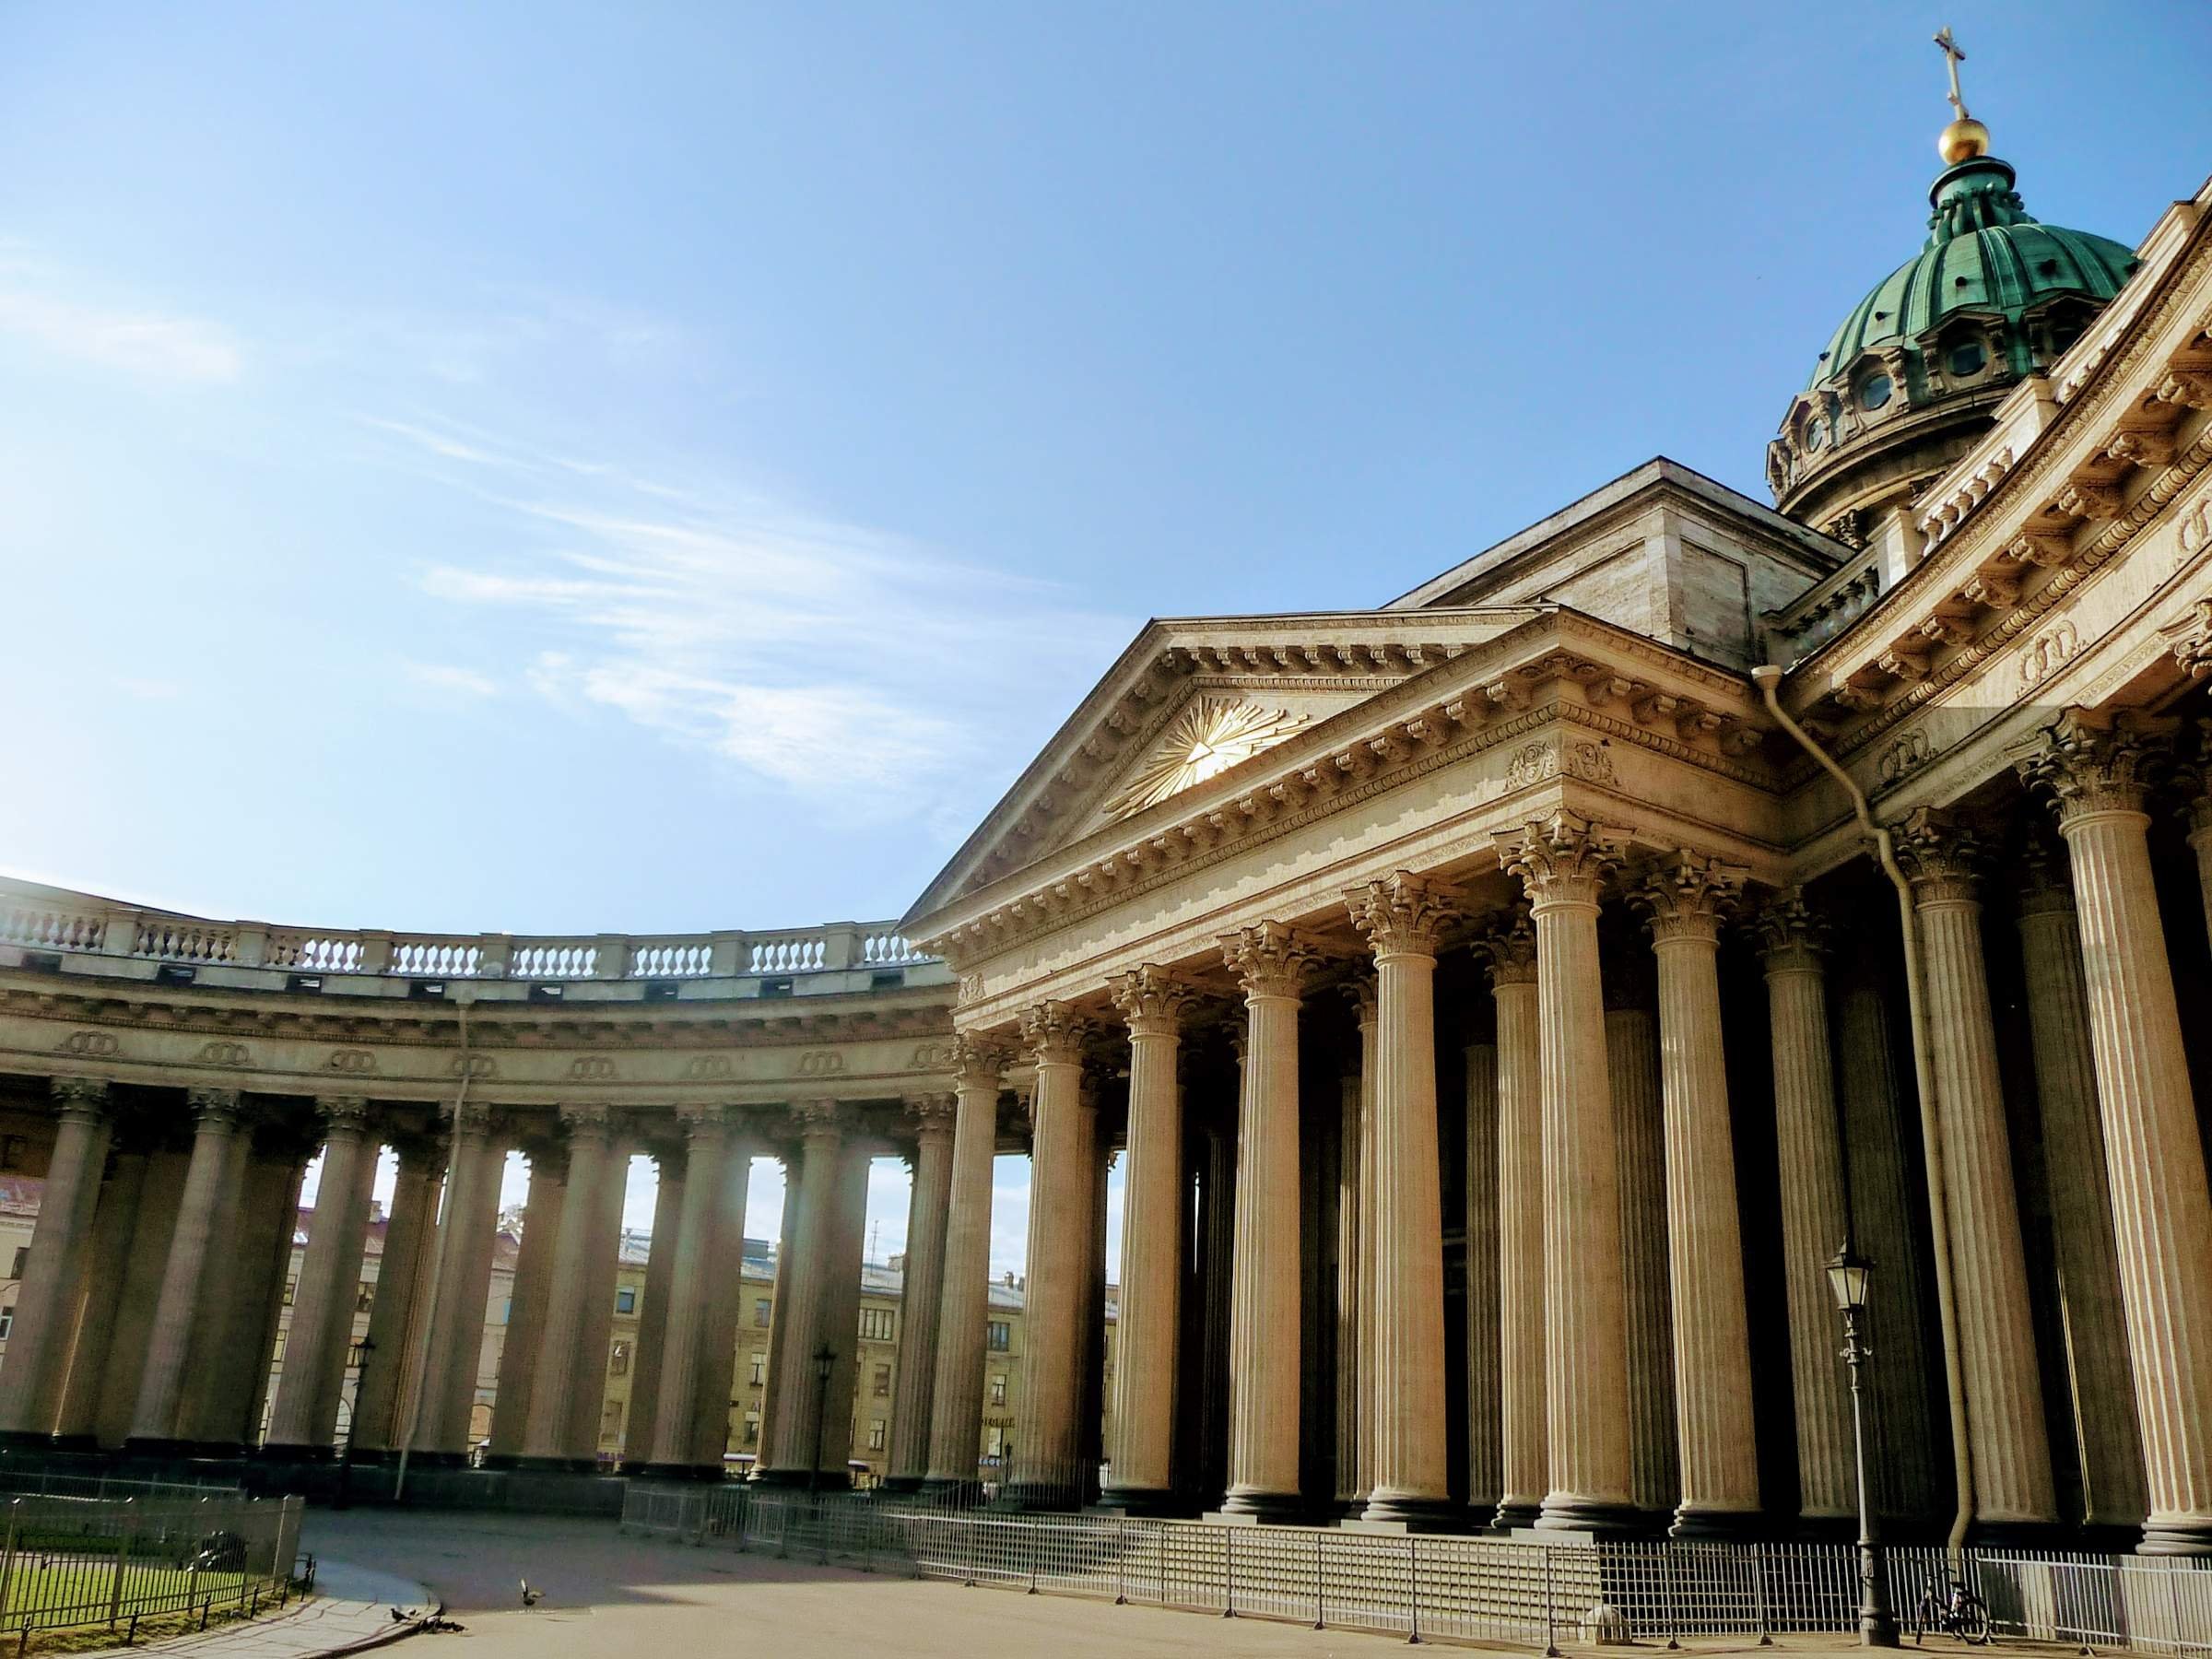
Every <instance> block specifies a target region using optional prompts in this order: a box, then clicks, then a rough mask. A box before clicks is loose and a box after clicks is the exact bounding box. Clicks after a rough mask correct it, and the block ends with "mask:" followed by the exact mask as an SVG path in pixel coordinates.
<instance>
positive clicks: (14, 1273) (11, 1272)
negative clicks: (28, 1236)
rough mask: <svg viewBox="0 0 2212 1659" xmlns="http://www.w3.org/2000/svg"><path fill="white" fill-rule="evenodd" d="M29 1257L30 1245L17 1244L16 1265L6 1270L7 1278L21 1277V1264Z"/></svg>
mask: <svg viewBox="0 0 2212 1659" xmlns="http://www.w3.org/2000/svg"><path fill="white" fill-rule="evenodd" d="M29 1259H30V1246H29V1245H28V1244H18V1245H17V1246H16V1265H14V1266H13V1267H10V1268H9V1269H8V1270H7V1277H9V1278H21V1277H23V1264H24V1263H25V1262H26V1261H28V1260H29Z"/></svg>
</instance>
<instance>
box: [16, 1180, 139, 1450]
mask: <svg viewBox="0 0 2212 1659" xmlns="http://www.w3.org/2000/svg"><path fill="white" fill-rule="evenodd" d="M110 1144H111V1146H112V1147H114V1143H113V1139H112V1137H111V1141H110ZM150 1163H151V1159H148V1158H147V1155H146V1153H145V1152H143V1151H142V1150H139V1149H138V1148H136V1147H128V1146H124V1147H114V1149H113V1150H112V1153H111V1155H110V1157H109V1158H108V1159H107V1165H108V1172H107V1178H106V1180H104V1181H103V1182H101V1183H100V1203H99V1205H98V1206H97V1207H96V1209H95V1211H94V1215H93V1218H92V1234H91V1237H90V1238H89V1239H88V1240H87V1241H86V1244H85V1271H84V1275H83V1283H84V1295H83V1297H82V1298H81V1299H80V1300H79V1305H78V1309H77V1312H76V1316H75V1319H74V1322H73V1323H74V1326H75V1335H74V1337H73V1338H72V1346H71V1348H70V1352H69V1356H68V1363H67V1365H66V1366H65V1368H64V1369H65V1373H66V1376H65V1382H64V1384H63V1388H62V1393H61V1404H60V1406H59V1408H58V1417H57V1420H56V1422H55V1423H54V1429H53V1433H54V1449H55V1450H57V1451H65V1452H90V1451H93V1450H95V1449H96V1448H98V1447H99V1445H100V1427H101V1418H100V1407H101V1402H102V1399H103V1397H104V1396H106V1394H108V1391H109V1386H110V1383H111V1381H112V1379H111V1374H110V1373H111V1371H112V1370H113V1369H114V1364H115V1361H116V1360H117V1359H118V1358H119V1355H118V1354H117V1352H116V1349H117V1345H118V1341H119V1332H120V1331H121V1329H122V1324H123V1319H122V1314H123V1307H124V1289H125V1288H126V1287H127V1285H128V1284H129V1281H130V1267H131V1257H132V1249H131V1245H132V1241H133V1239H134V1237H135V1234H136V1233H137V1231H138V1229H139V1228H140V1226H141V1225H145V1224H148V1223H150V1222H151V1221H152V1214H151V1210H150V1207H149V1206H147V1205H146V1204H145V1202H144V1200H145V1197H146V1177H147V1168H148V1166H149V1164H150ZM26 1265H28V1264H26ZM134 1374H135V1368H134ZM134 1394H135V1391H134ZM135 1403H136V1401H135V1398H134V1399H132V1400H126V1401H124V1402H122V1410H123V1411H124V1413H126V1414H127V1412H128V1410H129V1407H130V1406H133V1405H135ZM128 1427H129V1424H128V1422H127V1420H126V1421H124V1423H123V1424H121V1425H120V1426H119V1429H127V1428H128ZM121 1439H122V1435H121V1433H120V1431H119V1432H118V1433H116V1434H115V1435H114V1436H112V1441H114V1442H115V1443H120V1441H121Z"/></svg>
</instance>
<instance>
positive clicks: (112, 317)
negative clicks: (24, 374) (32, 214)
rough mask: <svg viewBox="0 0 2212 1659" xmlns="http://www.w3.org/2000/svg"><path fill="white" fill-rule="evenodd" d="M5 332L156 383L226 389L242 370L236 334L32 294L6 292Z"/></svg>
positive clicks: (0, 301) (0, 318) (198, 322)
mask: <svg viewBox="0 0 2212 1659" xmlns="http://www.w3.org/2000/svg"><path fill="white" fill-rule="evenodd" d="M0 332H6V333H7V334H12V335H17V336H18V337H20V338H23V339H27V340H29V341H32V342H33V343H35V344H37V345H39V346H41V347H44V348H46V349H47V350H49V351H53V352H56V353H59V354H60V355H62V356H65V357H71V358H76V359H81V360H83V361H86V362H91V363H99V364H100V365H102V366H103V367H106V368H110V369H120V370H122V371H124V372H126V373H129V374H135V375H142V376H145V377H147V378H149V379H154V380H170V381H187V382H198V383H201V384H221V383H224V382H229V381H234V380H236V379H237V378H238V376H239V371H240V368H241V352H240V349H239V346H238V342H237V341H236V340H235V339H234V338H233V337H232V335H231V334H230V332H229V330H228V329H226V328H224V327H223V326H222V325H221V324H217V323H213V322H210V321H208V320H207V319H206V318H204V317H186V316H174V315H163V314H161V313H159V312H130V311H112V310H103V309H101V308H100V307H97V306H92V305H86V304H82V303H79V302H77V301H75V300H58V299H55V298H53V296H52V295H49V294H43V293H39V292H36V291H34V290H31V289H29V288H0Z"/></svg>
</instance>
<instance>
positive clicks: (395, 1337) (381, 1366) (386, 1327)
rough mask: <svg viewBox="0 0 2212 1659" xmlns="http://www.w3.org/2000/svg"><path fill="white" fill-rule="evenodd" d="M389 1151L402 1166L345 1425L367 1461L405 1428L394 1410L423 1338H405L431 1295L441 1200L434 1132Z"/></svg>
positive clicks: (415, 1372)
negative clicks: (359, 1368)
mask: <svg viewBox="0 0 2212 1659" xmlns="http://www.w3.org/2000/svg"><path fill="white" fill-rule="evenodd" d="M393 1149H394V1152H395V1153H397V1155H398V1166H399V1167H398V1171H397V1174H396V1179H395V1180H394V1182H393V1187H392V1211H391V1214H390V1216H389V1217H388V1218H387V1219H386V1220H385V1222H384V1250H383V1254H382V1255H381V1256H380V1257H378V1258H377V1269H376V1284H375V1286H374V1288H372V1290H371V1298H370V1302H369V1330H368V1334H367V1337H366V1343H365V1347H364V1348H363V1351H362V1354H361V1371H360V1375H359V1377H358V1378H357V1379H356V1380H355V1382H354V1385H353V1416H352V1418H351V1419H350V1427H349V1428H348V1430H347V1447H348V1449H349V1451H350V1452H351V1453H352V1454H353V1455H354V1456H356V1457H360V1458H370V1459H373V1458H376V1457H379V1456H382V1454H384V1453H389V1452H396V1451H397V1450H398V1448H399V1444H400V1441H401V1440H402V1438H403V1437H404V1436H405V1434H406V1425H405V1424H404V1423H403V1422H402V1421H401V1420H400V1415H399V1413H400V1409H401V1402H402V1399H403V1397H406V1396H412V1395H414V1394H417V1393H418V1391H419V1387H420V1376H421V1371H420V1360H421V1355H422V1348H421V1342H420V1338H419V1337H416V1338H414V1339H413V1340H410V1338H409V1333H410V1332H411V1331H412V1330H413V1329H414V1326H415V1323H416V1319H417V1317H418V1314H417V1310H418V1308H419V1307H421V1306H422V1304H423V1303H424V1302H425V1301H426V1300H428V1298H429V1289H430V1277H431V1275H432V1273H433V1272H434V1270H435V1258H436V1255H437V1248H436V1239H437V1221H438V1204H439V1199H440V1197H441V1194H442V1192H443V1189H444V1168H445V1151H444V1147H442V1146H441V1144H440V1143H439V1142H438V1140H437V1139H436V1138H435V1137H429V1136H425V1137H420V1138H416V1137H403V1138H401V1139H399V1140H397V1141H395V1142H394V1147H393Z"/></svg>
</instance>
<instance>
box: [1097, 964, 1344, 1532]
mask: <svg viewBox="0 0 2212 1659" xmlns="http://www.w3.org/2000/svg"><path fill="white" fill-rule="evenodd" d="M1221 952H1222V956H1223V957H1224V959H1226V960H1227V961H1228V963H1229V966H1230V971H1231V972H1233V973H1234V974H1235V975H1236V976H1237V979H1238V982H1239V983H1241V985H1242V986H1243V989H1244V1007H1245V1018H1246V1039H1245V1050H1244V1088H1243V1095H1242V1099H1241V1102H1240V1105H1239V1111H1240V1127H1239V1131H1238V1135H1239V1141H1240V1145H1239V1147H1238V1157H1237V1220H1236V1258H1235V1265H1234V1267H1233V1269H1232V1275H1233V1283H1232V1285H1231V1288H1230V1310H1229V1317H1230V1335H1229V1342H1230V1359H1229V1365H1230V1373H1229V1491H1228V1494H1227V1495H1226V1496H1225V1497H1224V1498H1223V1499H1222V1500H1221V1508H1222V1512H1224V1513H1226V1514H1232V1515H1249V1516H1252V1517H1253V1519H1255V1520H1261V1521H1284V1520H1291V1519H1294V1518H1296V1516H1297V1514H1298V1512H1299V1485H1298V1475H1299V1468H1298V1463H1299V1445H1298V1430H1299V1358H1300V1318H1299V1314H1300V1308H1299V1294H1298V1291H1299V1284H1298V1277H1299V1262H1300V1239H1299V1179H1298V1178H1299V1144H1298V1142H1299V1111H1298V1007H1299V999H1300V994H1301V993H1302V991H1303V988H1304V985H1305V980H1306V974H1307V972H1308V971H1309V969H1310V968H1311V967H1312V960H1313V957H1312V950H1311V949H1310V948H1309V947H1307V946H1306V944H1305V942H1304V941H1303V940H1301V939H1300V938H1299V937H1298V936H1297V935H1295V934H1293V933H1292V932H1291V931H1290V930H1289V929H1288V928H1287V927H1285V926H1283V925H1282V924H1280V923H1277V922H1264V923H1262V924H1259V925H1258V926H1256V927H1247V928H1245V929H1243V930H1242V931H1241V932H1240V933H1236V934H1232V935H1229V936H1228V937H1226V938H1224V939H1223V940H1222V941H1221ZM1124 1369H1125V1368H1124Z"/></svg>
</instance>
